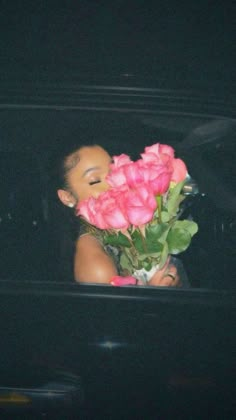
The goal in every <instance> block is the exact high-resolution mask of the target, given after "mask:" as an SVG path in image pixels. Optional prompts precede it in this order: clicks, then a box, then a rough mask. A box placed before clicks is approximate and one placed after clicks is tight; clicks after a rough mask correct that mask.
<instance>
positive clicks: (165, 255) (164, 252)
mask: <svg viewBox="0 0 236 420" xmlns="http://www.w3.org/2000/svg"><path fill="white" fill-rule="evenodd" d="M169 253H170V251H169V247H168V243H167V242H165V243H164V246H163V250H162V253H161V257H160V262H159V268H160V269H161V268H162V267H164V265H165V263H166V260H167V258H168V256H169Z"/></svg>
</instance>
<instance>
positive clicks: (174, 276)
mask: <svg viewBox="0 0 236 420" xmlns="http://www.w3.org/2000/svg"><path fill="white" fill-rule="evenodd" d="M178 283H179V275H178V273H177V269H176V267H174V266H171V267H169V269H168V272H165V274H164V275H163V278H162V280H161V284H160V286H171V287H174V286H177V285H178Z"/></svg>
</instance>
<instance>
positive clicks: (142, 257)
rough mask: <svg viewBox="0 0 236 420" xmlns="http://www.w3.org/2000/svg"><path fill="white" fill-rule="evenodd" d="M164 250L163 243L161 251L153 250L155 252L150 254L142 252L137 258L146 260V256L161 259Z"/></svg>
mask: <svg viewBox="0 0 236 420" xmlns="http://www.w3.org/2000/svg"><path fill="white" fill-rule="evenodd" d="M162 250H163V245H161V250H160V252H153V253H148V254H141V255H138V256H137V258H138V260H139V261H144V260H145V259H146V258H153V259H159V258H160V255H161V252H162Z"/></svg>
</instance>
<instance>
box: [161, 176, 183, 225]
mask: <svg viewBox="0 0 236 420" xmlns="http://www.w3.org/2000/svg"><path fill="white" fill-rule="evenodd" d="M185 182H186V181H185V180H184V181H182V182H179V183H178V184H176V185H175V187H174V188H172V189H171V190H170V191H169V195H168V199H167V204H166V207H167V210H168V213H169V215H170V216H171V217H173V216H175V215H176V213H177V211H178V208H179V205H180V203H181V201H183V200H184V199H185V196H183V195H181V191H182V189H183V186H184V184H185Z"/></svg>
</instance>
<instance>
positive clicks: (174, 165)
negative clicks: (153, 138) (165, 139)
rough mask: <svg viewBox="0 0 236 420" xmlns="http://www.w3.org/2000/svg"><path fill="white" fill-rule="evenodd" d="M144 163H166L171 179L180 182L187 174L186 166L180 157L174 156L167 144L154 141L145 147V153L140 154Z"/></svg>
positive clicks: (171, 148) (172, 150)
mask: <svg viewBox="0 0 236 420" xmlns="http://www.w3.org/2000/svg"><path fill="white" fill-rule="evenodd" d="M141 157H142V159H143V161H144V162H145V163H149V164H150V163H152V162H153V163H154V162H155V163H157V164H159V163H162V164H166V165H167V166H168V167H169V169H171V171H172V175H171V181H173V182H176V183H178V182H181V181H183V180H184V179H185V178H186V176H187V168H186V165H185V163H184V162H183V161H182V160H181V159H176V158H175V157H174V149H173V147H171V146H168V145H167V144H160V143H156V144H153V145H152V146H148V147H145V153H142V154H141Z"/></svg>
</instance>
